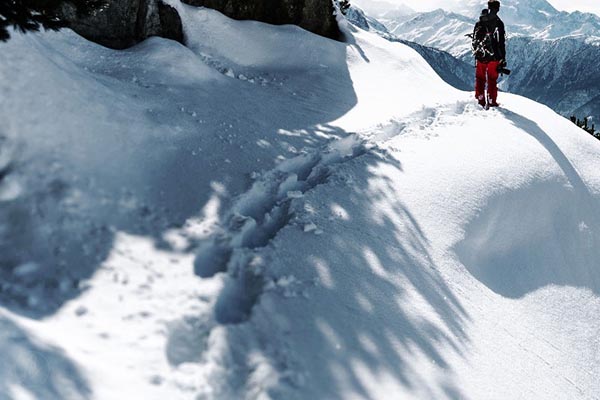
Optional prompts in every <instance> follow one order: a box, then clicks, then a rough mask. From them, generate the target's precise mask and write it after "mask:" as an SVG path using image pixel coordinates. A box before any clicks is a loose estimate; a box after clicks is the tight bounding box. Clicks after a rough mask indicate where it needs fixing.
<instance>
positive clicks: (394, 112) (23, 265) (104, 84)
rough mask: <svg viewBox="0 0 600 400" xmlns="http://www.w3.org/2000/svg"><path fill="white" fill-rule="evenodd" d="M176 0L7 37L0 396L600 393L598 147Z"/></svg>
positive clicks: (510, 102)
mask: <svg viewBox="0 0 600 400" xmlns="http://www.w3.org/2000/svg"><path fill="white" fill-rule="evenodd" d="M170 3H172V4H174V5H175V6H176V7H177V9H178V10H179V12H180V13H181V15H182V17H183V20H184V27H185V33H186V37H187V41H188V45H187V47H184V46H182V45H180V44H178V43H175V42H172V41H168V40H164V39H158V38H152V39H149V40H147V41H146V42H144V43H142V44H140V45H138V46H136V47H134V48H133V49H130V50H125V51H114V50H108V49H105V48H102V47H100V46H98V45H95V44H92V43H90V42H87V41H86V40H84V39H82V38H80V37H78V36H77V35H76V34H74V33H73V32H71V31H68V30H66V31H62V32H60V33H42V34H35V35H31V34H30V35H21V34H18V33H15V34H14V35H13V38H12V39H11V40H10V41H9V42H7V43H4V44H0V52H1V53H2V58H1V59H0V93H1V95H0V120H2V125H0V134H1V139H0V146H1V147H0V305H1V306H0V356H1V357H0V399H2V400H5V399H15V400H21V399H95V400H96V399H97V400H115V399H144V400H152V399H400V398H402V399H477V400H480V399H590V400H591V399H599V398H600V381H599V380H598V376H600V320H599V319H598V315H600V314H599V313H600V297H599V293H600V271H599V270H598V266H599V264H600V252H599V251H598V248H600V207H599V206H600V203H599V201H600V170H599V169H598V165H599V163H600V143H598V141H596V140H595V139H593V138H591V137H590V136H589V135H586V134H585V133H584V132H583V131H582V130H580V129H579V128H577V127H575V126H574V125H573V124H572V123H571V122H570V121H567V120H566V119H564V118H562V117H560V116H558V115H557V114H555V113H554V112H553V111H551V110H550V109H549V108H547V107H545V106H542V105H540V104H537V103H535V102H533V101H530V100H527V99H524V98H522V97H519V96H514V95H508V94H503V93H502V94H501V95H500V99H499V101H500V102H501V103H502V107H501V108H499V109H492V110H489V111H485V110H481V109H479V108H478V107H476V105H475V104H474V101H473V98H472V97H473V95H472V93H466V92H460V91H457V90H455V89H453V88H451V87H450V86H448V85H446V84H445V83H443V81H442V80H441V79H440V78H439V77H438V76H437V75H436V74H435V73H434V72H433V70H432V69H431V68H430V67H429V66H428V65H427V64H426V62H425V61H424V60H423V59H422V58H421V57H420V56H419V55H418V54H417V53H416V52H415V51H413V50H412V49H410V48H408V47H406V46H404V45H402V44H400V43H392V42H388V41H386V40H384V39H382V38H380V37H378V36H377V35H374V34H371V33H367V32H363V31H360V30H356V29H354V28H351V27H350V26H345V27H344V29H345V30H346V34H347V43H340V42H335V41H331V40H328V39H324V38H320V37H318V36H315V35H312V34H310V33H308V32H305V31H303V30H301V29H299V28H296V27H292V26H283V27H274V26H269V25H265V24H261V23H257V22H248V21H246V22H240V21H232V20H230V19H227V18H225V17H224V16H222V15H221V14H219V13H216V12H213V11H209V10H206V9H196V8H192V7H187V6H184V5H182V4H179V3H177V2H175V1H171V2H170Z"/></svg>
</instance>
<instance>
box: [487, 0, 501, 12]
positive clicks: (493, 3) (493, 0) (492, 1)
mask: <svg viewBox="0 0 600 400" xmlns="http://www.w3.org/2000/svg"><path fill="white" fill-rule="evenodd" d="M488 8H489V9H490V11H492V12H498V11H500V1H499V0H489V1H488Z"/></svg>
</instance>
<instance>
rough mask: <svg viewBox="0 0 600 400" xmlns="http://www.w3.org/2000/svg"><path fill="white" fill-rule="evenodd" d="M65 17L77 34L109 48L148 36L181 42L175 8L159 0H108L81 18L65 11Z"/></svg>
mask: <svg viewBox="0 0 600 400" xmlns="http://www.w3.org/2000/svg"><path fill="white" fill-rule="evenodd" d="M65 19H66V20H67V21H68V23H69V26H70V27H71V28H72V29H73V30H74V31H75V32H77V33H78V34H80V35H81V36H83V37H85V38H86V39H89V40H91V41H93V42H96V43H99V44H101V45H103V46H106V47H110V48H113V49H125V48H127V47H131V46H133V45H135V44H137V43H139V42H141V41H142V40H144V39H146V38H148V37H150V36H161V37H164V38H167V39H173V40H176V41H178V42H180V43H183V27H182V24H181V18H180V17H179V14H178V13H177V10H175V9H174V8H173V7H171V6H169V5H167V4H164V3H163V2H162V1H160V0H109V1H108V2H107V6H106V8H105V9H103V10H101V11H97V12H96V13H94V14H93V15H91V16H87V17H83V18H81V17H78V16H76V15H75V13H74V12H73V11H72V10H65Z"/></svg>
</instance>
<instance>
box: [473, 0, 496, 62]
mask: <svg viewBox="0 0 600 400" xmlns="http://www.w3.org/2000/svg"><path fill="white" fill-rule="evenodd" d="M487 16H488V10H483V11H482V12H481V17H482V18H481V19H480V22H479V23H478V24H477V26H476V27H475V32H473V35H471V49H472V51H473V55H474V56H475V58H476V59H486V58H493V57H494V53H495V52H494V49H495V48H496V47H497V46H496V45H494V42H495V41H497V39H496V32H495V31H496V30H497V29H498V28H495V29H493V30H492V29H491V27H490V24H489V23H486V22H487Z"/></svg>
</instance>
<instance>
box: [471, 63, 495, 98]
mask: <svg viewBox="0 0 600 400" xmlns="http://www.w3.org/2000/svg"><path fill="white" fill-rule="evenodd" d="M498 64H500V61H488V62H484V61H477V69H476V72H475V97H476V98H477V100H479V102H480V103H481V102H485V101H486V99H485V84H486V82H487V91H488V99H489V101H490V103H492V104H493V103H496V99H497V97H498Z"/></svg>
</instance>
